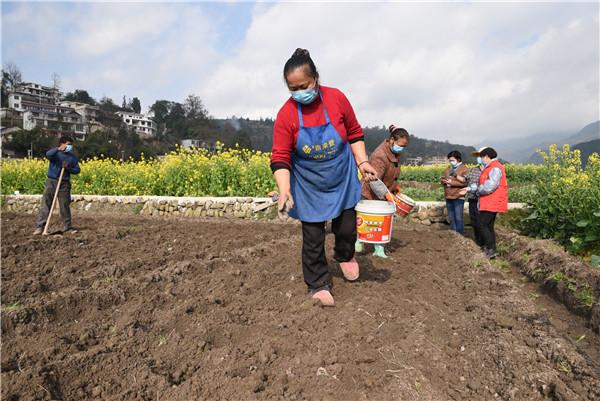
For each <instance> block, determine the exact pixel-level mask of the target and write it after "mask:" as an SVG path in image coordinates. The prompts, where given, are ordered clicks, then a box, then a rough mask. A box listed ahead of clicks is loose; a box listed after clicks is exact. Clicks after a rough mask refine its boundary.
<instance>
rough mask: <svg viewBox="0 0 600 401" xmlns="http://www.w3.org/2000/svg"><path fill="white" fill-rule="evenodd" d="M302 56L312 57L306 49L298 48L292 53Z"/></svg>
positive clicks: (295, 55)
mask: <svg viewBox="0 0 600 401" xmlns="http://www.w3.org/2000/svg"><path fill="white" fill-rule="evenodd" d="M300 56H306V57H310V53H309V52H308V50H306V49H301V48H297V49H296V51H295V52H294V54H292V57H300Z"/></svg>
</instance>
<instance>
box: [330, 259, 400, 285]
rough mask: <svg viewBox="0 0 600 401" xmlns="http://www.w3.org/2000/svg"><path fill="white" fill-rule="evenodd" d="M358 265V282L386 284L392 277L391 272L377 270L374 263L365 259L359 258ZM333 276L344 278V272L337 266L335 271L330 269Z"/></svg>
mask: <svg viewBox="0 0 600 401" xmlns="http://www.w3.org/2000/svg"><path fill="white" fill-rule="evenodd" d="M357 261H358V264H359V266H360V277H359V278H358V280H357V282H362V281H375V282H377V283H385V282H386V281H388V280H389V279H390V277H391V276H392V272H391V270H387V269H377V268H375V266H373V262H372V261H371V260H369V259H367V258H364V257H360V256H359V257H357ZM330 271H331V275H332V276H334V277H339V278H343V277H344V274H343V273H342V270H341V269H340V268H339V267H337V266H336V268H334V269H330Z"/></svg>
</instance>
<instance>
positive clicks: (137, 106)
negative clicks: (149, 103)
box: [131, 97, 142, 113]
mask: <svg viewBox="0 0 600 401" xmlns="http://www.w3.org/2000/svg"><path fill="white" fill-rule="evenodd" d="M131 108H132V109H133V111H135V112H136V113H141V112H142V104H141V103H140V99H138V98H137V97H134V98H133V99H132V100H131Z"/></svg>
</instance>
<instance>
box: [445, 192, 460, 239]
mask: <svg viewBox="0 0 600 401" xmlns="http://www.w3.org/2000/svg"><path fill="white" fill-rule="evenodd" d="M446 207H447V208H448V220H450V228H452V229H453V230H454V231H456V232H457V233H460V234H464V233H465V223H464V209H465V200H464V199H446Z"/></svg>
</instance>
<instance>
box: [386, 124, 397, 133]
mask: <svg viewBox="0 0 600 401" xmlns="http://www.w3.org/2000/svg"><path fill="white" fill-rule="evenodd" d="M397 129H398V127H396V126H395V125H394V124H390V126H389V127H388V131H390V134H391V133H393V132H394V131H396V130H397Z"/></svg>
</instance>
